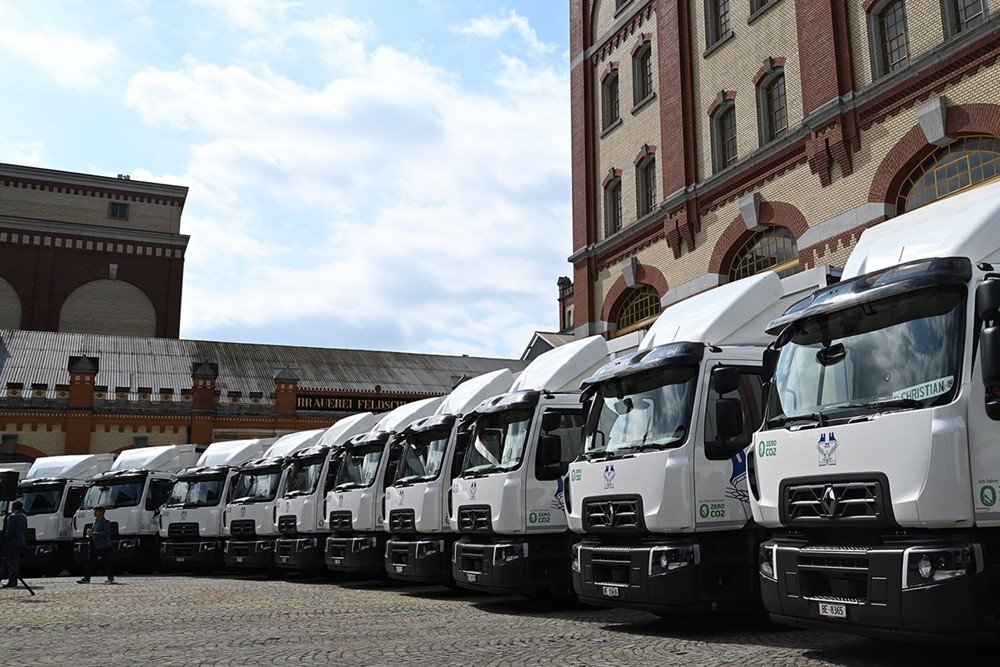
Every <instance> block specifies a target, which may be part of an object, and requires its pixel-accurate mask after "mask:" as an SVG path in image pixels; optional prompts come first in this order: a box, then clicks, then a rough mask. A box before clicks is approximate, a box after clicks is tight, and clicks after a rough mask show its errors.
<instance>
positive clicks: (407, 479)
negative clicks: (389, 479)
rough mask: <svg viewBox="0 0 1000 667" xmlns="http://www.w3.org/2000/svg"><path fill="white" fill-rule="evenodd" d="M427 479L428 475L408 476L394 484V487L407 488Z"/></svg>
mask: <svg viewBox="0 0 1000 667" xmlns="http://www.w3.org/2000/svg"><path fill="white" fill-rule="evenodd" d="M425 478H426V475H407V476H406V477H400V478H399V479H397V480H396V481H395V482H393V486H407V485H409V484H413V483H414V482H419V481H420V480H422V479H425Z"/></svg>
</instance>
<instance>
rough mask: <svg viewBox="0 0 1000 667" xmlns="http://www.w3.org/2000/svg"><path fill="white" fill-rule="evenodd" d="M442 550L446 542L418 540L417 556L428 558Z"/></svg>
mask: <svg viewBox="0 0 1000 667" xmlns="http://www.w3.org/2000/svg"><path fill="white" fill-rule="evenodd" d="M442 551H444V542H443V541H441V540H427V541H423V542H417V549H416V557H417V558H427V557H428V556H432V555H434V554H437V553H441V552H442Z"/></svg>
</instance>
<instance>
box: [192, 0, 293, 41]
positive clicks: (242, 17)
mask: <svg viewBox="0 0 1000 667" xmlns="http://www.w3.org/2000/svg"><path fill="white" fill-rule="evenodd" d="M189 2H191V3H192V4H195V5H202V6H204V7H209V8H211V9H212V10H214V11H216V12H218V13H219V14H221V15H222V17H223V19H224V20H225V21H226V23H228V24H229V26H230V27H231V28H234V29H240V30H247V31H249V32H254V33H262V32H267V31H269V30H271V29H272V28H273V27H274V26H276V25H279V24H281V23H283V22H284V21H285V19H286V17H287V16H288V12H289V11H291V10H292V9H294V8H295V7H298V6H299V3H296V2H285V1H284V0H239V1H238V2H236V1H234V0H189Z"/></svg>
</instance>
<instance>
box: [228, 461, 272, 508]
mask: <svg viewBox="0 0 1000 667" xmlns="http://www.w3.org/2000/svg"><path fill="white" fill-rule="evenodd" d="M279 481H281V471H280V470H275V469H268V470H247V471H244V472H241V473H239V474H238V475H237V476H236V480H235V481H234V482H233V492H232V495H231V497H232V498H233V501H232V502H234V503H253V502H266V501H268V500H274V496H276V495H277V494H278V482H279Z"/></svg>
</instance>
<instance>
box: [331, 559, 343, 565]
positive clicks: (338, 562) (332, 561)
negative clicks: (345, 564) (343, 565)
mask: <svg viewBox="0 0 1000 667" xmlns="http://www.w3.org/2000/svg"><path fill="white" fill-rule="evenodd" d="M342 560H344V559H343V558H331V559H330V562H331V563H333V564H334V565H340V561H342Z"/></svg>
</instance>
